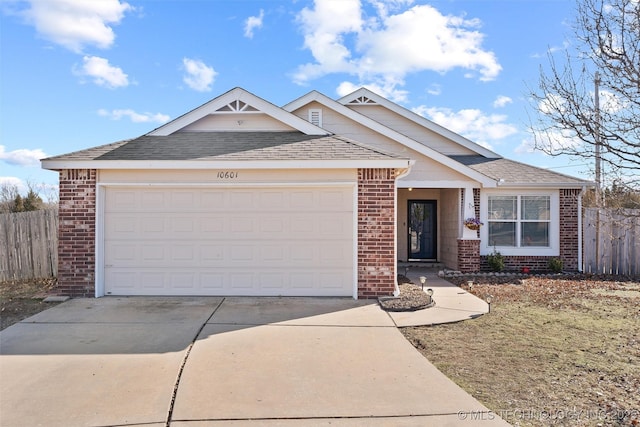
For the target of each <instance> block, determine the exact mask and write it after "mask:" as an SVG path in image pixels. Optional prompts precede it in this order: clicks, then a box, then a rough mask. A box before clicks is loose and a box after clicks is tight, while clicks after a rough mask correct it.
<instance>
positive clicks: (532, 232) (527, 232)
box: [520, 222, 549, 247]
mask: <svg viewBox="0 0 640 427" xmlns="http://www.w3.org/2000/svg"><path fill="white" fill-rule="evenodd" d="M520 244H521V246H547V247H548V246H549V223H548V222H523V223H522V238H521V240H520Z"/></svg>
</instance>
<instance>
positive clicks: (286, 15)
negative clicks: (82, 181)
mask: <svg viewBox="0 0 640 427" xmlns="http://www.w3.org/2000/svg"><path fill="white" fill-rule="evenodd" d="M574 9H575V3H574V2H573V1H572V0H465V1H458V0H447V1H445V0H441V1H434V2H425V1H417V0H416V1H412V0H360V1H358V0H315V1H307V0H288V1H284V0H283V1H280V0H266V1H258V0H181V1H178V0H153V1H144V0H127V1H124V0H29V1H23V0H0V19H1V22H0V43H1V45H0V182H9V183H15V184H18V185H19V186H20V187H21V188H24V185H25V183H31V184H32V186H35V187H40V186H41V185H45V186H49V187H53V188H55V185H56V184H57V179H58V178H57V174H56V173H55V172H51V171H45V170H42V169H40V164H39V159H40V158H42V157H46V156H53V155H57V154H62V153H67V152H71V151H75V150H80V149H84V148H89V147H93V146H96V145H101V144H105V143H110V142H114V141H117V140H121V139H125V138H131V137H136V136H139V135H142V134H144V133H147V132H149V131H150V130H152V129H154V128H155V127H157V126H159V125H160V124H162V123H165V122H166V121H168V120H170V119H174V118H176V117H177V116H179V115H181V114H183V113H185V112H187V111H189V110H191V109H193V108H195V107H197V106H199V105H201V104H203V103H205V102H206V101H208V100H210V99H212V98H214V97H216V96H218V95H220V94H222V93H224V92H226V91H228V90H230V89H232V88H234V87H237V86H240V87H243V88H244V89H246V90H248V91H250V92H252V93H254V94H256V95H258V96H260V97H262V98H265V99H266V100H268V101H270V102H272V103H274V104H276V105H280V106H281V105H284V104H286V103H288V102H289V101H292V100H294V99H296V98H298V97H299V96H301V95H304V94H305V93H307V92H309V91H311V90H318V91H320V92H322V93H324V94H326V95H328V96H330V97H333V98H337V97H339V96H343V95H345V94H347V93H349V92H351V91H352V90H355V89H356V88H358V87H360V86H367V87H369V88H370V89H372V90H374V91H375V92H377V93H379V94H380V95H383V96H385V97H387V98H389V99H391V100H392V101H395V102H397V103H399V104H401V105H403V106H404V107H407V108H409V109H412V110H413V111H415V112H417V113H419V114H422V115H423V116H425V117H427V118H429V119H431V120H433V121H435V122H437V123H439V124H441V125H443V126H445V127H448V128H449V129H451V130H453V131H455V132H458V133H460V134H462V135H464V136H466V137H468V138H470V139H471V140H473V141H475V142H478V143H480V144H482V145H485V146H487V147H489V148H491V149H493V150H494V151H496V152H498V153H499V154H501V155H503V156H505V157H508V158H511V159H513V160H518V161H522V162H525V163H529V164H533V165H536V166H540V167H551V168H553V170H556V171H558V172H562V173H566V174H570V175H574V176H578V177H582V178H590V176H589V175H588V172H587V171H588V165H582V164H580V163H579V162H572V161H570V160H568V159H566V158H564V159H563V158H552V157H548V156H545V155H543V154H541V153H536V152H532V151H531V150H530V148H528V147H530V144H531V140H532V136H531V135H530V134H529V133H528V132H527V127H528V123H529V114H531V111H529V112H528V110H527V107H528V106H529V105H530V104H529V101H528V100H527V92H528V87H531V88H535V86H536V84H537V80H538V73H539V67H540V66H541V65H543V66H544V65H546V64H547V52H549V51H552V52H553V51H559V50H562V49H563V48H564V47H566V46H567V45H568V43H571V34H572V30H571V28H570V22H571V21H572V19H573V15H574ZM45 192H46V191H45Z"/></svg>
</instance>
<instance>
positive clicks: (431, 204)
mask: <svg viewBox="0 0 640 427" xmlns="http://www.w3.org/2000/svg"><path fill="white" fill-rule="evenodd" d="M408 212H409V218H408V221H407V223H408V224H409V259H412V260H421V261H423V260H433V261H435V260H436V258H437V244H436V242H437V239H436V230H437V227H436V225H437V224H436V212H437V211H436V201H435V200H409V209H408Z"/></svg>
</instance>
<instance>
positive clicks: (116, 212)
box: [103, 186, 354, 296]
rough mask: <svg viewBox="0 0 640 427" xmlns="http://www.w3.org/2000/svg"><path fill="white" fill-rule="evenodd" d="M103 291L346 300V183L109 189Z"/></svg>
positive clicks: (349, 197) (349, 291)
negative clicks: (263, 186) (324, 297)
mask: <svg viewBox="0 0 640 427" xmlns="http://www.w3.org/2000/svg"><path fill="white" fill-rule="evenodd" d="M104 214H105V215H104V252H103V253H104V289H105V294H106V295H286V296H352V295H353V289H354V237H353V235H354V212H353V188H352V187H345V186H341V187H308V188H307V187H305V188H296V187H277V188H272V187H269V188H237V189H236V188H234V189H229V188H157V187H145V188H142V187H140V188H139V187H135V188H131V187H107V188H106V192H105V203H104Z"/></svg>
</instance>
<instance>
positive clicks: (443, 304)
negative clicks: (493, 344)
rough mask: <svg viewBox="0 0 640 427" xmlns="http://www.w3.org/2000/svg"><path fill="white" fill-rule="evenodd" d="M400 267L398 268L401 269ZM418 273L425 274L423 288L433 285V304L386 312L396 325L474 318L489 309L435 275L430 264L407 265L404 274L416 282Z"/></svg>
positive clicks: (481, 301) (421, 324)
mask: <svg viewBox="0 0 640 427" xmlns="http://www.w3.org/2000/svg"><path fill="white" fill-rule="evenodd" d="M401 270H402V269H399V271H400V272H401V273H402V271H401ZM420 276H424V277H426V278H427V283H426V284H425V285H424V289H425V290H426V289H428V288H431V289H433V300H434V301H435V303H436V304H435V306H434V307H431V308H429V309H426V310H419V311H414V312H393V313H392V312H390V313H389V315H390V316H391V318H392V319H393V321H394V322H395V324H396V326H398V327H405V326H426V325H440V324H443V323H453V322H460V321H462V320H469V319H474V318H476V317H478V316H482V315H483V314H487V313H488V312H489V305H488V304H487V303H486V301H483V300H481V299H480V298H478V297H476V296H475V295H473V294H470V293H469V292H467V291H465V290H464V289H461V288H459V287H457V286H455V285H454V284H452V283H450V282H447V281H446V280H444V279H442V278H440V277H438V274H437V270H434V269H432V268H421V267H414V266H412V267H410V268H409V269H408V271H407V274H406V277H407V278H408V279H409V280H411V282H413V283H415V284H416V285H418V286H421V284H420Z"/></svg>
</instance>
